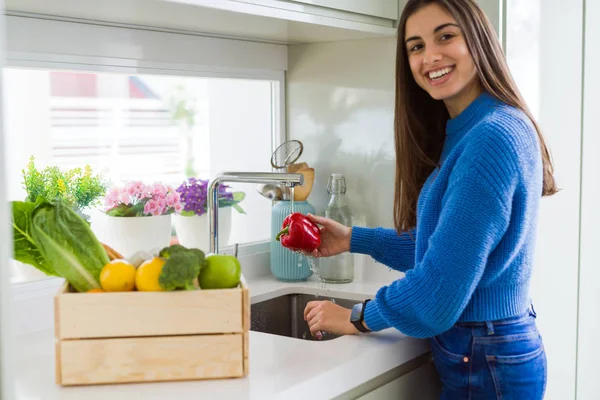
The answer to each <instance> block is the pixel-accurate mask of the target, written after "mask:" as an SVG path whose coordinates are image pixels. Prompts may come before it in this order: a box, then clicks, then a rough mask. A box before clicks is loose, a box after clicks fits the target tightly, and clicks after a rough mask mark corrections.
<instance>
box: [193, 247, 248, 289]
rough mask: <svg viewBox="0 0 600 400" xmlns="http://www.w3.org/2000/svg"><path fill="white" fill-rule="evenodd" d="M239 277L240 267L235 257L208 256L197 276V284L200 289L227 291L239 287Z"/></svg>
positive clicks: (240, 274) (224, 255)
mask: <svg viewBox="0 0 600 400" xmlns="http://www.w3.org/2000/svg"><path fill="white" fill-rule="evenodd" d="M241 276H242V267H241V266H240V261H239V260H238V259H237V258H236V257H234V256H232V255H229V254H209V255H208V256H206V258H205V260H204V267H203V268H202V269H201V270H200V273H199V274H198V284H199V285H200V288H202V289H229V288H234V287H236V286H237V285H239V283H240V278H241Z"/></svg>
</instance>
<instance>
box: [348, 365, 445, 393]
mask: <svg viewBox="0 0 600 400" xmlns="http://www.w3.org/2000/svg"><path fill="white" fill-rule="evenodd" d="M440 393H441V384H440V381H439V378H438V375H437V371H436V370H435V367H434V366H433V364H432V363H428V364H425V365H423V366H422V367H419V368H417V369H415V370H412V371H410V372H409V373H407V374H405V375H402V376H401V377H400V378H397V379H395V380H393V381H391V382H389V383H387V384H385V385H383V386H381V387H379V388H377V389H375V390H373V391H372V392H369V393H367V394H365V395H364V396H361V397H358V399H359V400H388V399H419V400H435V399H439V398H440Z"/></svg>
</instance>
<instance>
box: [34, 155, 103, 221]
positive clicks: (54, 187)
mask: <svg viewBox="0 0 600 400" xmlns="http://www.w3.org/2000/svg"><path fill="white" fill-rule="evenodd" d="M22 173H23V186H24V188H25V191H26V192H27V197H26V199H25V201H29V202H33V203H35V202H36V201H37V200H38V198H40V197H41V198H44V199H46V200H47V201H54V200H57V199H59V198H60V199H63V200H64V201H65V202H66V203H67V204H68V205H70V206H71V207H73V208H74V209H75V210H76V211H78V212H82V211H83V210H85V209H87V208H90V207H94V206H97V205H99V204H100V203H101V198H102V197H103V196H104V195H105V193H106V183H105V182H104V180H103V179H102V177H101V176H100V175H93V174H92V168H91V167H90V166H89V165H86V166H85V167H84V168H83V169H82V168H73V169H70V170H67V171H61V170H60V168H58V167H57V166H47V167H46V168H44V169H42V170H40V169H38V168H37V167H36V165H35V158H34V157H33V156H31V157H30V158H29V163H28V164H27V168H26V169H24V170H23V171H22Z"/></svg>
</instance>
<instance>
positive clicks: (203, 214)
mask: <svg viewBox="0 0 600 400" xmlns="http://www.w3.org/2000/svg"><path fill="white" fill-rule="evenodd" d="M177 192H178V193H179V194H180V198H181V203H182V204H183V209H182V210H181V211H180V212H177V213H176V214H175V216H174V222H175V232H176V234H177V239H178V241H179V243H180V244H181V245H183V246H186V247H193V248H198V249H201V250H204V251H208V249H209V245H210V229H209V216H208V214H207V212H208V209H207V207H208V204H207V201H208V200H207V199H208V180H204V179H196V178H189V179H188V180H186V181H184V182H183V183H182V184H181V185H180V186H179V187H178V188H177ZM245 197H246V195H245V193H244V192H240V191H238V192H232V191H230V187H229V186H227V185H220V186H219V194H218V198H219V201H218V206H219V216H218V218H219V245H220V246H223V245H227V244H228V243H229V237H230V235H231V209H232V208H234V209H235V210H236V211H237V212H239V213H241V214H245V213H246V212H245V211H244V210H243V209H242V207H241V206H240V205H239V203H240V202H241V201H242V200H244V198H245Z"/></svg>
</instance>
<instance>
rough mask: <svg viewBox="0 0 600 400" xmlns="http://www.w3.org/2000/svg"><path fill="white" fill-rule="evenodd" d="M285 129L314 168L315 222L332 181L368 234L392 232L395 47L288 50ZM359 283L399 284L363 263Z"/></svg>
mask: <svg viewBox="0 0 600 400" xmlns="http://www.w3.org/2000/svg"><path fill="white" fill-rule="evenodd" d="M288 53H289V58H288V65H289V70H288V88H287V89H288V99H287V102H288V116H287V118H288V128H289V134H290V138H291V139H299V140H300V141H302V143H303V144H304V153H303V156H302V158H301V160H302V161H305V162H307V163H308V164H309V165H310V166H311V167H314V168H315V184H314V187H313V190H312V192H311V195H310V197H309V198H308V201H309V202H310V203H311V204H312V205H313V206H315V208H316V211H317V213H318V214H321V215H322V214H323V212H324V208H325V205H326V204H327V201H328V196H327V192H326V187H327V180H328V178H329V176H330V175H331V174H332V173H342V174H343V175H344V176H345V177H346V185H347V192H346V196H347V197H348V201H349V206H350V209H351V211H352V213H353V215H354V216H356V217H358V218H359V219H361V220H363V222H364V223H366V224H367V225H368V226H384V227H388V228H391V227H392V226H393V212H392V202H393V199H394V132H393V117H394V109H393V108H394V57H395V53H396V51H395V39H374V40H361V41H352V42H342V43H329V44H313V45H296V46H290V48H289V50H288ZM356 261H357V262H358V261H360V262H364V263H365V267H364V271H357V275H360V273H361V272H364V278H365V279H368V280H377V281H382V282H392V281H393V280H394V279H397V278H398V277H399V276H401V275H400V274H399V273H397V272H396V271H390V270H389V269H388V268H387V267H385V266H383V265H381V264H375V263H374V262H373V261H372V260H371V259H370V258H359V257H357V259H356Z"/></svg>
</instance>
